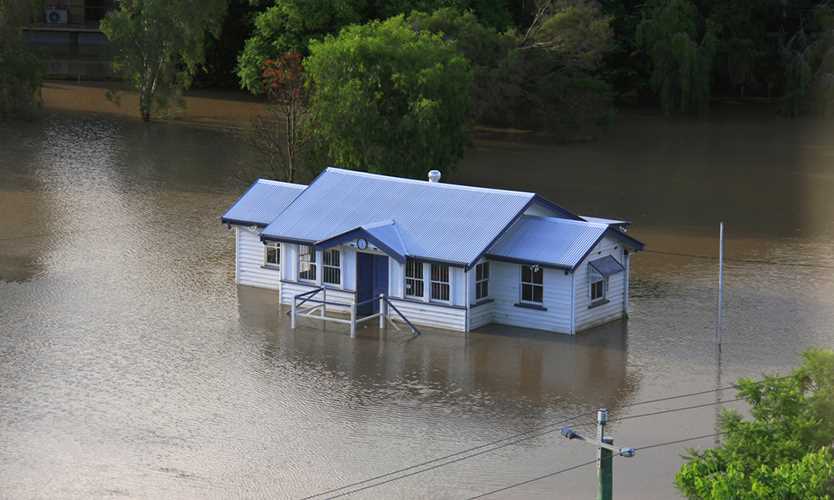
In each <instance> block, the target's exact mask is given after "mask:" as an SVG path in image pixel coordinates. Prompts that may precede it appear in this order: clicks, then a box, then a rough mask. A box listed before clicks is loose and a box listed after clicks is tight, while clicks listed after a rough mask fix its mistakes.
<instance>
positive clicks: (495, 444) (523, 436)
mask: <svg viewBox="0 0 834 500" xmlns="http://www.w3.org/2000/svg"><path fill="white" fill-rule="evenodd" d="M590 414H591V412H585V413H580V414H579V415H574V416H573V417H568V418H565V419H562V420H559V421H557V422H553V423H551V424H547V425H544V426H541V427H538V428H535V429H531V430H529V431H526V432H522V433H518V434H514V435H512V436H507V437H505V438H503V439H498V440H495V441H490V442H489V443H484V444H482V445H479V446H475V447H472V448H468V449H465V450H461V451H458V452H455V453H451V454H449V455H445V456H442V457H438V458H434V459H432V460H427V461H425V462H421V463H419V464H414V465H410V466H408V467H404V468H402V469H398V470H395V471H391V472H387V473H385V474H381V475H379V476H374V477H371V478H368V479H364V480H362V481H356V482H354V483H350V484H346V485H343V486H340V487H338V488H333V489H330V490H327V491H323V492H321V493H316V494H315V495H310V496H306V497H304V498H302V499H301V500H310V499H311V498H315V497H319V496H324V495H329V494H331V493H335V492H337V491H340V490H344V489H347V488H351V487H353V486H359V485H361V484H366V483H370V482H372V481H376V480H378V479H383V478H385V477H388V476H393V475H395V474H399V473H401V472H407V471H409V470H412V469H416V468H418V467H424V466H426V465H431V464H436V463H437V462H442V463H440V464H436V465H433V466H431V467H428V468H425V469H420V470H418V471H415V472H411V473H409V474H405V475H402V476H397V477H395V478H391V479H388V480H385V481H382V482H379V483H374V484H372V485H369V486H366V487H362V488H358V489H356V490H352V491H348V492H345V493H340V494H338V495H336V496H332V497H328V498H339V497H341V496H344V495H349V494H351V493H356V492H359V491H364V490H366V489H368V488H373V487H376V486H380V485H383V484H386V483H389V482H391V481H397V480H399V479H403V478H406V477H410V476H414V475H417V474H420V473H423V472H427V471H430V470H433V469H437V468H438V467H442V466H445V465H449V464H453V463H456V462H460V461H462V460H466V459H469V458H472V457H476V456H479V455H483V454H484V453H490V452H493V451H495V450H499V449H501V448H506V447H507V446H512V445H514V444H517V443H520V442H523V441H528V440H530V439H534V438H537V437H540V436H544V435H546V434H550V433H551V432H555V431H556V430H557V429H552V430H547V431H543V432H539V433H536V431H540V430H543V429H545V428H547V427H552V426H556V425H560V424H565V423H568V422H570V421H572V420H576V419H578V418H581V417H584V416H586V415H590ZM504 441H507V442H506V443H503V442H504ZM499 443H503V444H499ZM484 448H487V449H485V450H484ZM476 450H482V451H478V452H477V453H471V452H473V451H476ZM467 453H471V454H469V455H467ZM461 455H464V456H461ZM454 457H459V458H454ZM450 458H454V459H453V460H448V459H450ZM444 460H448V461H445V462H444Z"/></svg>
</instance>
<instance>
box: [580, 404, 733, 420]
mask: <svg viewBox="0 0 834 500" xmlns="http://www.w3.org/2000/svg"><path fill="white" fill-rule="evenodd" d="M743 400H744V398H734V399H727V400H724V401H712V402H710V403H702V404H698V405H692V406H682V407H679V408H668V409H665V410H658V411H653V412H649V413H638V414H637V415H626V416H624V417H618V418H612V419H611V420H609V422H622V421H624V420H632V419H635V418H645V417H654V416H657V415H665V414H667V413H676V412H679V411H687V410H694V409H697V408H706V407H708V406H715V405H723V404H728V403H735V402H737V401H743ZM594 424H595V422H585V423H582V424H578V425H594Z"/></svg>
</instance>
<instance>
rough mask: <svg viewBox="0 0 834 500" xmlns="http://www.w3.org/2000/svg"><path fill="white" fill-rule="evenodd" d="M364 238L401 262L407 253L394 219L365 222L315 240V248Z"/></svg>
mask: <svg viewBox="0 0 834 500" xmlns="http://www.w3.org/2000/svg"><path fill="white" fill-rule="evenodd" d="M358 238H365V239H367V240H369V241H370V242H371V243H372V244H373V245H376V246H377V247H378V248H380V249H381V250H382V251H384V252H385V253H387V254H388V255H391V256H392V257H394V258H395V259H397V260H398V261H400V262H402V261H404V260H405V258H406V257H407V256H408V255H409V254H408V250H407V249H406V247H405V241H404V240H403V237H402V235H401V234H400V231H399V229H397V223H396V222H395V221H394V220H387V221H383V222H378V223H373V224H365V225H362V226H359V227H357V228H354V229H351V230H350V231H347V232H345V233H342V234H339V235H336V236H333V237H330V238H327V239H326V240H322V241H318V242H316V247H317V248H330V247H334V246H336V245H340V244H342V243H346V242H349V241H354V240H356V239H358Z"/></svg>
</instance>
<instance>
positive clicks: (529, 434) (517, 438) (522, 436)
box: [301, 376, 786, 500]
mask: <svg viewBox="0 0 834 500" xmlns="http://www.w3.org/2000/svg"><path fill="white" fill-rule="evenodd" d="M782 378H786V377H785V376H782V377H775V379H777V380H778V379H782ZM762 382H765V380H759V381H757V382H755V383H757V384H758V383H762ZM735 388H738V386H737V385H735V384H731V385H727V386H723V387H718V388H715V389H708V390H704V391H697V392H690V393H685V394H677V395H672V396H665V397H660V398H655V399H649V400H645V401H638V402H636V403H629V404H626V405H623V406H622V407H621V408H629V407H634V406H639V405H645V404H651V403H660V402H664V401H670V400H674V399H681V398H687V397H692V396H700V395H704V394H711V393H713V392H718V391H723V390H729V389H735ZM740 399H741V398H737V399H733V400H727V401H722V402H711V403H707V404H703V405H694V406H689V407H682V408H673V409H669V410H662V411H658V412H652V413H646V414H638V415H632V416H626V417H620V418H618V419H614V420H612V421H614V422H616V421H620V420H628V419H631V418H639V417H647V416H652V415H660V414H663V413H672V412H676V411H684V410H691V409H695V408H701V407H704V406H711V405H715V404H724V403H732V402H735V401H740ZM589 414H593V412H586V413H582V414H579V415H576V416H573V417H568V418H565V419H562V420H559V421H556V422H552V423H550V424H545V425H542V426H539V427H536V428H533V429H530V430H529V431H525V432H521V433H518V434H514V435H510V436H507V437H505V438H502V439H498V440H495V441H491V442H488V443H484V444H482V445H478V446H475V447H472V448H467V449H465V450H461V451H458V452H455V453H451V454H449V455H445V456H442V457H438V458H434V459H431V460H427V461H425V462H421V463H419V464H414V465H410V466H408V467H404V468H402V469H398V470H394V471H391V472H387V473H385V474H380V475H378V476H374V477H370V478H367V479H363V480H361V481H356V482H353V483H349V484H346V485H343V486H339V487H336V488H332V489H330V490H327V491H323V492H320V493H316V494H313V495H309V496H306V497H303V498H302V499H301V500H310V499H312V498H315V497H319V496H324V495H329V494H331V493H336V492H338V491H341V490H344V489H347V488H351V487H353V486H359V485H363V484H367V483H370V482H372V481H376V480H378V479H383V478H386V477H389V476H393V475H395V474H399V473H401V472H407V471H409V470H412V469H416V468H418V467H423V466H426V465H431V464H435V463H436V462H441V461H444V460H447V459H450V458H454V457H459V456H460V455H465V454H467V453H470V452H473V451H476V450H482V449H484V448H489V449H486V450H483V451H480V452H478V453H473V454H471V455H466V456H463V457H460V458H457V459H454V460H450V461H448V462H443V463H441V464H437V465H434V466H432V467H428V468H425V469H420V470H419V471H415V472H412V473H409V474H406V475H403V476H397V477H395V478H391V479H388V480H385V481H382V482H379V483H374V484H372V485H368V486H364V487H362V488H358V489H356V490H352V491H349V492H345V493H340V494H338V495H336V496H333V497H329V498H339V497H342V496H345V495H349V494H352V493H356V492H359V491H364V490H366V489H369V488H374V487H376V486H380V485H383V484H387V483H389V482H393V481H397V480H399V479H403V478H406V477H411V476H414V475H417V474H420V473H423V472H427V471H430V470H434V469H437V468H439V467H442V466H445V465H450V464H453V463H456V462H460V461H462V460H466V459H469V458H473V457H476V456H480V455H483V454H485V453H490V452H492V451H495V450H499V449H501V448H505V447H507V446H511V445H514V444H517V443H520V442H522V441H527V440H530V439H533V438H536V437H541V436H544V435H547V434H550V433H552V432H555V431H557V430H558V429H550V430H544V429H549V428H551V427H553V426H557V425H561V424H564V423H567V422H570V421H571V420H576V419H578V418H580V417H583V416H585V415H589ZM578 425H593V423H585V424H578ZM538 431H542V432H538ZM537 432H538V433H537ZM504 441H509V442H506V443H504V444H501V445H500V446H495V445H498V444H499V443H503V442H504ZM492 446H495V447H494V448H490V447H492Z"/></svg>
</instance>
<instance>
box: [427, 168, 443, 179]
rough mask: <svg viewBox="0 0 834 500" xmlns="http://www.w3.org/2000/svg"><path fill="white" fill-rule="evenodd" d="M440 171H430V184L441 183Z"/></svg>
mask: <svg viewBox="0 0 834 500" xmlns="http://www.w3.org/2000/svg"><path fill="white" fill-rule="evenodd" d="M440 175H441V174H440V170H429V182H440Z"/></svg>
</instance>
